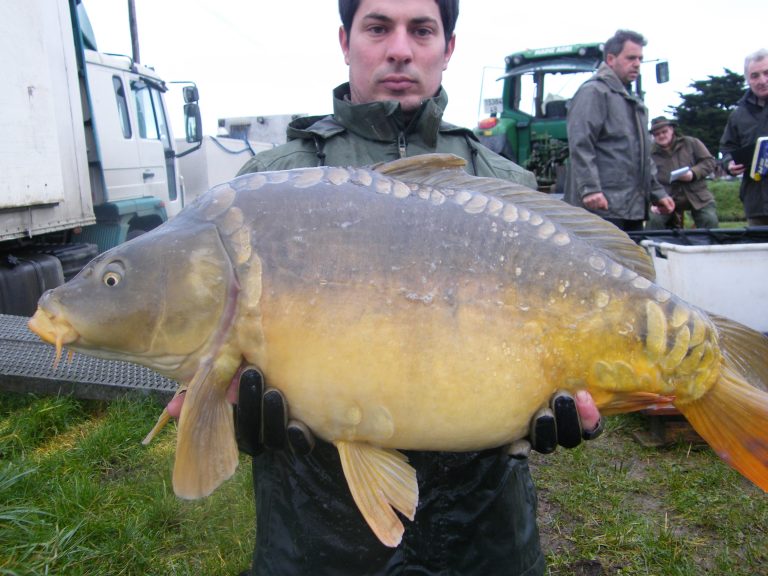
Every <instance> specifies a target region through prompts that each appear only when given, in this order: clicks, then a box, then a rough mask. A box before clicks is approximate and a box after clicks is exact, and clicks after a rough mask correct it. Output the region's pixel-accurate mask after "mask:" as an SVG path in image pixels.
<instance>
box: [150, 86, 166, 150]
mask: <svg viewBox="0 0 768 576" xmlns="http://www.w3.org/2000/svg"><path fill="white" fill-rule="evenodd" d="M150 92H151V94H152V105H153V108H154V110H155V117H156V119H157V129H158V131H159V133H160V140H162V142H163V148H165V149H166V150H169V149H170V148H171V134H170V132H169V130H168V120H167V119H166V117H165V110H164V109H163V97H162V95H161V93H160V91H159V90H158V89H157V88H150Z"/></svg>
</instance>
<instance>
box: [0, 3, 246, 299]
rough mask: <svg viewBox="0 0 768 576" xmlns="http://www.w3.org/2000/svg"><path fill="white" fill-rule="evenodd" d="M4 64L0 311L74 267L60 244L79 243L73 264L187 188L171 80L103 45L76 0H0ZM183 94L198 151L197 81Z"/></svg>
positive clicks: (167, 206)
mask: <svg viewBox="0 0 768 576" xmlns="http://www.w3.org/2000/svg"><path fill="white" fill-rule="evenodd" d="M0 67H2V70H3V89H2V90H0V134H2V138H1V139H0V173H1V174H2V175H3V176H2V178H0V313H4V314H25V313H28V312H29V310H28V308H29V302H30V301H32V302H34V301H35V300H36V298H37V296H38V295H39V294H26V292H29V290H30V289H29V288H28V286H29V285H30V284H32V285H34V284H35V283H37V285H38V287H39V288H40V290H37V292H39V291H42V290H43V289H47V288H50V287H52V286H50V285H49V284H53V285H55V284H57V283H60V282H61V281H63V278H62V276H66V275H67V274H64V270H62V271H61V272H59V271H57V270H56V269H55V268H56V261H60V260H61V258H59V257H58V256H57V255H61V254H64V253H70V254H71V253H72V250H70V249H71V248H72V247H73V246H77V247H79V249H78V250H76V251H75V252H76V253H79V254H80V257H79V258H77V257H76V258H75V260H76V262H74V263H70V268H71V270H70V271H69V274H72V273H74V272H76V271H77V270H76V269H77V268H78V266H82V265H83V264H85V262H87V261H88V260H89V259H90V257H92V256H94V255H95V254H96V253H98V252H102V251H104V250H107V249H109V248H111V247H113V246H115V245H117V244H120V243H121V242H124V241H125V240H127V239H130V238H132V237H134V236H136V235H139V234H141V233H143V232H145V231H147V230H150V229H152V228H154V227H156V226H158V225H159V224H161V223H162V222H164V221H165V220H167V219H168V218H170V217H172V216H173V215H175V214H176V213H178V212H179V211H180V210H181V208H182V207H183V206H184V203H185V190H184V186H183V180H182V178H181V177H180V174H179V169H178V156H179V153H178V152H177V144H176V142H175V140H174V137H173V134H172V131H171V124H170V121H169V115H168V111H167V108H166V102H165V98H164V93H165V92H166V84H165V82H164V81H163V80H162V79H161V78H160V77H159V76H158V75H157V74H156V73H155V72H154V70H152V69H151V68H149V67H146V66H143V65H141V64H138V63H136V62H134V61H133V60H132V58H130V57H127V56H115V55H108V54H103V53H100V52H98V51H97V50H96V43H95V39H94V36H93V32H92V29H91V26H90V23H89V22H88V20H87V15H86V14H85V11H84V8H83V7H82V6H81V4H80V0H25V1H23V2H2V3H0ZM183 94H184V100H185V104H184V115H185V124H186V141H187V142H189V143H192V144H194V146H192V148H191V150H189V151H188V152H191V153H193V154H194V152H195V146H196V145H197V144H196V143H199V142H201V141H202V126H201V122H200V112H199V107H198V104H197V100H198V96H197V88H196V87H195V86H194V85H193V84H189V85H185V86H184V87H183ZM179 105H181V102H179ZM185 153H187V152H185ZM233 175H234V174H233ZM20 266H21V268H20ZM51 266H52V268H51ZM23 268H31V269H32V270H31V271H29V272H28V273H27V272H25V271H24V270H23ZM29 274H33V276H35V277H34V278H32V279H30V277H29ZM33 292H35V291H34V290H33ZM21 300H23V302H21Z"/></svg>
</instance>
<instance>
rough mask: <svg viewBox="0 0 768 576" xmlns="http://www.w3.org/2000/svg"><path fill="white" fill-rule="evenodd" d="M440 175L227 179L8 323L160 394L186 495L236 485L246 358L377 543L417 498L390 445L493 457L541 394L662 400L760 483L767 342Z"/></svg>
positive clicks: (315, 172) (502, 193)
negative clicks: (166, 395)
mask: <svg viewBox="0 0 768 576" xmlns="http://www.w3.org/2000/svg"><path fill="white" fill-rule="evenodd" d="M462 163H463V161H462V160H460V159H458V158H455V157H451V156H445V155H425V156H419V157H414V158H407V159H403V160H398V161H395V162H391V163H387V164H382V165H377V166H375V167H372V168H350V169H345V168H339V167H321V168H310V169H300V170H291V171H282V172H268V173H260V174H253V175H245V176H242V177H240V178H237V179H235V180H233V181H231V182H229V183H226V184H223V185H221V186H218V187H216V188H214V189H213V190H211V191H209V192H208V193H206V194H204V195H202V196H200V197H199V198H198V199H197V201H195V202H194V203H193V204H192V205H190V206H189V207H187V208H186V209H185V210H184V211H182V212H181V213H180V214H179V215H178V216H177V217H176V218H174V219H173V220H172V221H171V222H169V223H167V224H164V225H163V226H161V227H159V228H157V229H156V230H154V231H152V232H150V233H147V234H145V235H143V236H140V237H138V238H136V239H135V240H133V241H131V242H129V243H126V244H125V245H122V246H119V247H117V248H115V249H114V250H112V251H110V252H107V253H105V254H103V255H101V256H99V257H98V258H97V259H95V260H94V261H93V262H92V263H90V264H89V265H88V266H87V267H86V269H85V270H84V272H83V273H82V274H81V275H79V276H78V277H77V278H75V279H73V280H72V281H71V282H70V283H68V284H66V285H64V286H63V287H60V288H57V289H56V290H54V291H52V292H49V293H47V294H46V295H45V296H44V297H43V298H42V299H41V301H40V303H39V309H38V312H37V313H36V314H35V316H34V317H33V318H32V320H31V321H30V328H32V329H33V330H34V331H35V332H36V333H37V334H39V335H40V336H41V337H42V338H44V339H46V340H47V341H49V342H52V343H54V344H56V346H57V348H58V349H59V351H60V350H61V349H62V347H64V346H67V347H69V348H72V349H75V350H78V351H81V352H84V353H87V354H94V355H104V356H107V357H112V358H115V357H122V358H126V359H130V360H132V361H134V362H139V363H142V364H144V365H146V366H148V367H150V368H154V369H156V370H159V371H161V372H162V373H163V374H165V375H167V376H168V377H170V378H173V379H175V380H177V381H179V382H181V384H182V386H184V387H185V388H186V389H187V393H186V399H185V402H184V406H183V409H182V413H181V416H180V421H179V426H178V438H177V449H176V462H175V466H174V475H173V484H174V490H175V491H176V493H177V494H178V495H180V496H182V497H185V498H197V497H202V496H205V495H207V494H209V493H210V492H211V491H213V490H214V489H215V488H216V487H217V486H219V485H220V484H221V483H222V482H223V481H225V480H226V479H227V478H228V477H229V476H230V475H231V474H232V473H233V472H234V470H235V467H236V466H237V450H236V446H235V441H234V435H233V433H232V410H231V408H230V406H229V404H228V403H227V400H226V390H227V388H228V386H229V384H230V382H231V380H232V378H233V376H234V375H235V373H236V371H237V368H238V366H239V365H240V364H241V363H242V362H247V363H250V364H253V365H255V366H257V367H258V368H259V369H260V370H261V371H262V372H263V373H264V375H265V378H266V381H267V382H268V383H269V385H270V386H272V387H275V388H278V389H279V390H281V391H282V392H283V394H284V395H285V397H286V399H287V402H288V406H289V407H290V412H291V417H292V418H296V419H298V420H301V421H303V422H304V423H305V424H306V425H307V426H309V428H310V429H311V430H312V431H313V432H314V434H315V435H317V436H318V437H319V438H321V439H324V440H326V441H328V442H332V443H333V444H334V445H335V446H336V447H337V448H338V450H339V455H340V458H341V464H342V467H343V470H344V475H345V478H346V479H347V482H348V484H349V487H350V491H351V493H352V495H353V497H354V499H355V502H356V503H357V505H358V507H359V508H360V511H361V514H362V516H363V518H364V519H365V520H366V522H367V523H368V525H369V526H370V527H371V529H372V530H373V531H374V533H375V534H376V535H377V536H378V537H379V539H380V540H381V541H382V542H383V543H384V544H386V545H388V546H396V545H397V544H398V543H399V541H400V538H401V536H402V533H403V525H402V522H401V519H400V518H399V517H398V516H397V515H396V514H395V512H394V510H398V511H400V512H402V513H403V514H404V515H405V516H406V517H408V518H412V517H413V514H414V512H415V510H416V504H417V502H418V485H417V482H416V471H415V470H414V469H413V468H412V467H411V466H410V465H409V464H408V462H407V461H406V460H405V459H404V457H403V456H402V454H401V453H400V452H399V451H398V450H402V449H414V450H441V451H454V452H460V451H467V450H479V449H484V448H491V447H496V446H501V445H505V444H509V443H511V442H513V441H516V440H519V439H521V438H523V437H524V436H526V434H527V433H528V428H529V423H530V421H531V418H532V417H533V415H534V414H536V412H537V411H538V410H539V409H541V408H542V407H543V406H545V405H546V404H547V403H548V401H549V399H550V398H551V397H552V395H553V394H554V393H555V392H556V391H557V390H559V389H565V390H569V391H572V392H575V391H577V390H580V389H586V390H588V391H589V392H590V393H591V394H592V396H593V397H594V398H595V401H596V402H597V404H598V406H599V408H600V410H601V411H602V412H603V413H605V414H610V413H616V412H627V411H632V410H640V409H643V408H645V407H648V406H657V405H669V404H672V403H674V405H675V406H676V407H677V408H678V409H680V411H681V412H682V413H683V414H684V415H685V416H686V417H687V418H689V420H690V421H691V423H692V424H693V426H694V427H695V428H696V429H697V430H698V431H699V433H700V434H701V435H702V437H704V438H705V439H706V440H707V441H708V442H709V443H710V444H711V445H712V446H713V447H714V448H715V450H716V451H717V452H718V454H720V455H721V457H722V458H723V459H724V460H726V461H727V462H728V463H729V464H730V465H731V466H733V467H734V468H736V469H737V470H739V471H740V472H741V473H742V474H744V475H745V476H747V477H748V478H750V479H751V480H752V481H753V482H755V483H756V484H758V485H759V486H760V487H761V488H763V489H764V490H765V489H768V431H767V430H768V426H765V423H766V421H768V401H767V400H766V399H767V398H768V394H766V393H765V391H764V389H765V387H766V382H768V366H766V358H768V344H766V339H765V338H764V337H763V336H762V335H760V334H758V333H756V332H754V331H750V330H749V329H747V328H745V327H743V326H740V325H738V324H736V323H733V322H730V321H728V320H725V319H722V318H717V317H711V316H709V315H708V314H706V313H705V312H703V311H701V310H698V309H696V308H694V307H692V306H690V305H688V304H687V303H685V302H684V301H683V300H681V299H679V298H677V297H676V296H674V295H673V294H671V293H669V292H667V291H666V290H663V289H662V288H660V287H658V286H656V285H655V284H653V282H652V278H653V270H652V265H651V263H650V261H649V259H648V257H647V254H646V253H645V252H644V251H643V250H642V249H640V248H639V247H638V246H636V245H635V244H634V242H632V241H631V240H630V239H629V238H627V237H626V235H625V234H623V233H622V232H620V231H619V230H618V229H616V228H615V227H614V226H613V225H611V224H609V223H607V222H605V221H603V220H601V219H599V218H597V217H596V216H594V215H591V214H589V213H588V212H585V211H583V210H581V209H579V208H574V207H571V206H568V205H566V204H564V203H562V202H560V201H557V200H555V199H552V198H551V197H548V196H547V195H544V194H540V193H538V192H534V191H531V190H528V189H524V188H522V187H520V186H517V185H515V184H512V183H509V182H504V181H500V180H495V179H489V178H475V177H472V176H469V175H467V174H466V173H465V172H464V171H463V170H462ZM107 279H108V280H109V281H106V280H107ZM168 279H171V283H170V284H169V283H168ZM150 294H151V295H152V298H150V297H149V295H150ZM158 301H159V302H158ZM105 318H106V319H108V321H105ZM161 425H162V422H161V423H160V424H159V426H158V427H156V429H155V430H153V432H152V433H150V437H151V436H152V435H153V434H154V433H156V430H157V429H159V427H160V426H161Z"/></svg>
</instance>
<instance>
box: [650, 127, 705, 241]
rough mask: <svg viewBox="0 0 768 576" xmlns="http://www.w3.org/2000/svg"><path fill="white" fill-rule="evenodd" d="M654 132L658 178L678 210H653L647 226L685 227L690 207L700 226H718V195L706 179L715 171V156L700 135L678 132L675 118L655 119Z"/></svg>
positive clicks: (653, 153) (696, 223) (654, 152)
mask: <svg viewBox="0 0 768 576" xmlns="http://www.w3.org/2000/svg"><path fill="white" fill-rule="evenodd" d="M651 134H652V135H653V141H654V145H653V148H652V149H651V158H652V159H653V162H654V163H655V164H656V169H657V173H656V178H657V179H658V181H659V182H660V183H661V184H662V185H663V186H664V189H665V190H666V191H667V193H668V194H669V195H670V196H672V199H673V200H674V201H675V211H674V212H673V213H672V214H656V213H655V212H654V211H653V210H652V213H651V217H650V219H649V220H648V223H647V224H646V228H648V229H660V228H682V227H683V221H684V216H685V211H686V210H690V212H691V216H693V222H694V223H695V225H696V228H717V227H718V225H719V224H718V220H717V210H716V209H715V197H714V196H713V195H712V192H710V191H709V189H708V188H707V182H706V177H707V176H709V175H710V174H712V173H713V172H714V171H715V165H716V163H717V162H716V160H715V158H714V157H713V156H712V154H710V153H709V150H707V147H706V146H705V145H704V143H703V142H702V141H701V140H699V139H698V138H694V137H692V136H681V135H680V134H678V132H677V122H676V121H675V120H674V119H668V118H665V117H664V116H658V117H656V118H654V119H653V120H651Z"/></svg>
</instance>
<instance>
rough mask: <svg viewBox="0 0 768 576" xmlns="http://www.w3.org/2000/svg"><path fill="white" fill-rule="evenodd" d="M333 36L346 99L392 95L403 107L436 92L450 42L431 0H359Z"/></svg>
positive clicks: (415, 104) (360, 101)
mask: <svg viewBox="0 0 768 576" xmlns="http://www.w3.org/2000/svg"><path fill="white" fill-rule="evenodd" d="M339 42H340V44H341V50H342V52H344V60H345V62H346V63H347V65H348V66H349V83H350V87H351V90H350V91H351V96H352V102H353V103H354V104H365V103H368V102H376V101H381V100H397V101H398V102H400V105H401V106H402V108H403V110H405V111H413V110H416V109H417V108H418V107H419V106H420V105H421V102H422V101H423V100H425V99H427V98H431V97H432V96H434V95H435V94H436V93H437V90H438V88H439V87H440V83H441V82H442V78H443V70H445V69H446V68H447V67H448V61H449V60H450V59H451V54H453V48H454V38H453V37H452V38H451V40H450V42H448V45H447V46H446V43H445V34H444V31H443V23H442V20H441V19H440V9H439V7H438V5H437V2H435V0H362V2H360V6H359V7H358V9H357V12H356V13H355V17H354V20H353V21H352V26H351V29H350V31H349V35H347V33H346V31H345V30H344V28H343V27H342V28H341V29H340V30H339Z"/></svg>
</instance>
